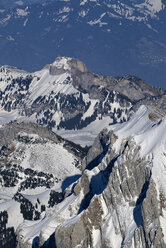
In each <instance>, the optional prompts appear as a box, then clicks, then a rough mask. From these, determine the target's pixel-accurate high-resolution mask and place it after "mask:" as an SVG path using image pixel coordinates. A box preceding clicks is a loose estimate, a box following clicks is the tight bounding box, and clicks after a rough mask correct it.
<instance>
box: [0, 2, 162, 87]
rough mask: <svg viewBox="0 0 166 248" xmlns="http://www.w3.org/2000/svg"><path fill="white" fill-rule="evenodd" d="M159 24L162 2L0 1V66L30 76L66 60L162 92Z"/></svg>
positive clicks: (160, 32) (160, 27)
mask: <svg viewBox="0 0 166 248" xmlns="http://www.w3.org/2000/svg"><path fill="white" fill-rule="evenodd" d="M9 7H10V8H9ZM165 23H166V8H165V5H164V1H162V0H156V1H153V0H140V1H129V0H128V1H122V0H121V1H118V2H117V1H115V0H110V1H106V0H104V1H101V0H95V1H94V0H93V1H90V0H89V1H88V0H87V1H86V0H80V1H74V0H73V1H72V0H66V1H59V0H58V1H57V0H52V1H47V2H45V1H42V2H41V1H38V0H36V1H14V2H13V3H11V1H1V4H0V52H1V57H0V64H2V65H4V64H9V65H14V66H17V67H20V68H24V69H26V70H28V71H36V70H39V69H40V68H41V67H43V66H44V65H45V64H46V63H51V62H52V61H53V60H54V58H55V57H57V56H69V57H75V58H79V59H81V60H82V61H84V62H85V63H86V64H87V66H88V67H89V68H90V69H91V70H92V71H94V72H98V73H102V74H105V75H112V76H119V75H120V76H123V75H136V76H139V77H141V78H143V79H144V80H146V81H147V82H150V83H152V84H154V85H156V86H162V87H163V88H165V78H166V71H165V67H166V33H165Z"/></svg>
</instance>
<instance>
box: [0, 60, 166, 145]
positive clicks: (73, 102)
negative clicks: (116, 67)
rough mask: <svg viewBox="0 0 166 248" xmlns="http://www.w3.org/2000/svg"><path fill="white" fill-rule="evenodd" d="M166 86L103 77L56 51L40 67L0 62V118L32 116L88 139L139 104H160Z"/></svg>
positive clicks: (2, 121) (66, 133)
mask: <svg viewBox="0 0 166 248" xmlns="http://www.w3.org/2000/svg"><path fill="white" fill-rule="evenodd" d="M165 97H166V92H165V91H164V90H162V89H161V88H155V87H152V86H150V85H149V84H147V83H146V82H144V81H142V80H141V79H139V78H136V77H131V76H128V77H118V78H114V77H106V76H102V75H99V74H94V73H92V72H90V71H89V70H88V69H87V68H86V66H85V65H84V64H83V63H82V62H81V61H79V60H76V59H71V58H67V57H60V58H57V60H56V61H55V62H54V63H53V64H51V65H47V66H45V67H44V68H43V69H42V70H41V71H38V72H35V73H27V72H25V71H22V70H19V69H17V68H12V67H9V66H2V67H1V68H0V108H1V112H0V124H1V125H3V124H5V123H8V122H10V121H18V122H21V121H25V122H29V121H31V122H36V123H38V124H40V125H44V126H47V127H48V128H49V129H52V130H53V131H56V132H57V133H59V134H60V135H62V136H63V137H65V138H68V139H70V140H72V141H74V142H75V143H79V144H82V145H84V146H85V145H91V144H92V143H93V140H94V138H95V137H96V136H97V134H98V133H99V131H100V130H102V129H103V128H104V127H106V126H109V125H111V124H114V123H119V122H124V121H126V120H128V118H129V117H130V116H131V114H132V113H133V111H135V110H136V109H138V107H139V106H140V105H141V104H143V103H144V104H156V105H158V106H159V107H161V108H163V109H165V108H166V106H165V104H166V101H165Z"/></svg>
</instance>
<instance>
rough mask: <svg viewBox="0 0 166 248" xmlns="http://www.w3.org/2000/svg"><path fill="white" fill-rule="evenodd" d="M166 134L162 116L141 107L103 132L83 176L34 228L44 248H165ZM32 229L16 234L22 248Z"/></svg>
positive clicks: (19, 231) (88, 157)
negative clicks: (120, 122)
mask: <svg viewBox="0 0 166 248" xmlns="http://www.w3.org/2000/svg"><path fill="white" fill-rule="evenodd" d="M152 116H153V117H155V119H152ZM165 128H166V119H165V117H164V116H162V115H161V114H159V112H156V110H154V109H152V108H146V107H143V106H142V107H141V108H140V109H139V110H138V111H137V112H136V114H135V115H134V116H133V118H132V119H131V120H130V121H128V122H126V123H124V124H118V125H115V126H112V127H111V130H106V129H104V130H103V131H102V132H101V133H100V134H99V135H98V137H97V138H96V139H95V141H94V144H93V146H92V147H91V148H90V150H89V152H88V155H87V157H86V159H84V166H83V172H82V176H81V177H80V178H79V179H78V181H77V182H76V183H74V184H72V185H71V186H69V187H68V188H67V189H66V191H65V199H64V200H63V201H62V202H61V203H59V204H58V205H56V206H55V208H54V210H53V211H52V212H49V213H46V217H45V218H46V219H43V220H41V222H40V225H39V224H36V227H38V236H39V244H40V246H42V245H45V246H46V247H50V246H49V245H51V243H53V244H54V245H55V244H56V247H57V248H59V247H65V248H68V247H72V248H74V247H77V248H78V247H81V248H87V247H91V248H92V247H95V248H96V247H97V248H101V247H102V248H108V247H113V248H117V247H126V248H128V247H132V248H138V247H139V248H142V247H143V248H144V247H166V229H165V226H166V215H165V213H166V187H165V177H166V169H165V165H166V154H165V151H166V149H165V148H166V136H165ZM28 225H29V223H24V225H22V226H21V227H20V228H19V229H18V231H17V235H18V237H19V247H24V245H25V244H28V242H29V241H30V239H28V238H27V237H26V236H24V238H23V240H24V241H22V240H21V238H20V237H22V236H21V234H23V233H24V234H25V233H26V232H25V229H24V228H26V227H28ZM31 225H32V224H31ZM41 226H42V228H41ZM29 228H30V226H29ZM31 228H32V226H31ZM50 228H52V229H51V230H52V232H51V231H50ZM23 230H24V231H23ZM49 232H50V233H49ZM54 232H55V234H53V236H50V235H51V234H52V233H54ZM32 236H33V235H32ZM32 236H31V239H32ZM33 237H34V238H35V236H33ZM25 240H26V242H25ZM25 247H29V246H25Z"/></svg>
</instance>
